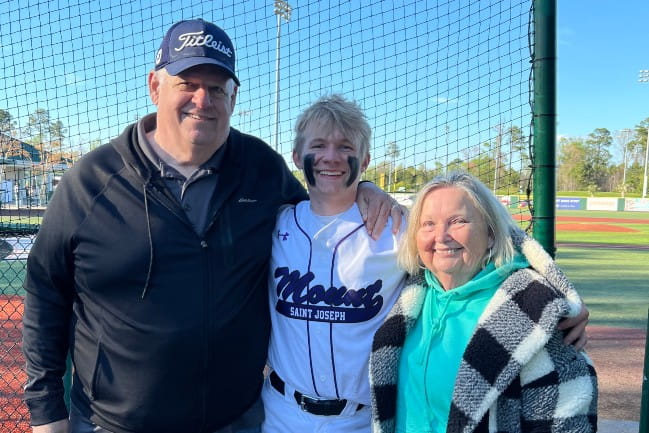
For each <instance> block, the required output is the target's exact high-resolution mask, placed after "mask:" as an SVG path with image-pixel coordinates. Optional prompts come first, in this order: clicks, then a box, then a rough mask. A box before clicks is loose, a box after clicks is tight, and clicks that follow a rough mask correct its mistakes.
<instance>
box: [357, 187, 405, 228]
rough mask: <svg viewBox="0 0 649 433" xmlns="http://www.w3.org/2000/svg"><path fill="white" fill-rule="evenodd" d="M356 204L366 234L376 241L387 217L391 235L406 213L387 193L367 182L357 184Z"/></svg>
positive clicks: (386, 221) (399, 225)
mask: <svg viewBox="0 0 649 433" xmlns="http://www.w3.org/2000/svg"><path fill="white" fill-rule="evenodd" d="M356 204H357V205H358V209H359V210H360V212H361V216H362V217H363V221H365V228H366V229H367V233H369V235H370V236H371V237H372V238H374V239H378V238H379V236H380V235H381V233H382V232H383V229H384V228H385V225H386V224H387V223H388V217H392V233H394V234H396V233H398V232H399V227H401V223H402V217H403V216H405V215H406V213H407V210H406V209H405V207H403V206H401V205H399V203H397V201H396V200H395V199H393V198H392V197H390V195H389V194H388V193H386V192H385V191H383V190H382V189H380V188H379V187H377V186H376V185H374V184H373V183H372V182H368V181H363V182H360V183H359V184H358V191H357V193H356Z"/></svg>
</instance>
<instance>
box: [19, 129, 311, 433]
mask: <svg viewBox="0 0 649 433" xmlns="http://www.w3.org/2000/svg"><path fill="white" fill-rule="evenodd" d="M225 151H226V154H225V155H224V160H223V164H222V168H221V170H220V173H219V185H218V188H217V191H216V193H215V195H214V197H213V198H212V200H211V203H210V215H211V218H210V221H211V222H210V223H209V228H208V229H207V231H206V233H205V234H204V235H203V236H202V237H201V236H199V235H197V234H196V233H195V231H194V230H193V229H192V226H191V224H190V222H189V220H188V219H187V217H186V216H185V213H184V211H183V210H182V209H181V208H180V206H179V204H178V202H177V201H176V200H175V199H174V197H173V196H172V195H171V194H170V193H169V192H168V191H167V190H166V189H165V186H164V182H163V181H162V179H160V177H159V174H158V172H157V171H156V170H154V169H153V167H152V166H151V163H150V161H149V160H148V159H147V158H146V156H145V155H144V154H143V153H142V151H141V149H140V146H139V145H138V134H137V127H136V125H131V126H129V127H128V128H126V130H125V131H124V133H123V134H122V135H121V136H120V137H118V138H117V139H115V140H113V141H111V142H110V143H109V144H107V145H104V146H102V147H100V148H98V149H96V150H95V151H92V152H90V153H88V154H87V155H86V156H85V157H84V158H82V159H81V160H80V161H79V162H78V163H77V164H75V166H74V167H73V168H72V169H71V170H70V171H69V172H68V173H66V174H65V176H63V178H62V180H61V182H60V184H59V185H58V187H57V190H56V192H55V194H54V196H53V197H52V200H51V202H50V204H49V206H48V208H47V211H46V213H45V217H44V219H43V222H42V225H41V228H40V231H39V233H38V236H37V239H36V241H35V243H34V246H33V248H32V250H31V253H30V256H29V259H28V263H27V276H26V279H25V283H24V287H25V290H26V291H27V294H26V297H25V312H24V332H23V335H24V342H23V345H24V346H23V350H24V353H25V357H26V360H27V374H28V384H27V386H26V388H25V399H26V402H27V405H28V406H29V409H30V412H31V417H32V424H33V425H39V424H45V423H48V422H52V421H56V420H59V419H62V418H65V417H67V411H66V409H65V405H64V400H63V387H62V380H61V376H62V375H63V372H64V371H65V368H66V366H65V360H66V355H67V353H68V350H69V352H70V354H71V356H72V361H73V365H74V377H73V381H74V385H73V395H72V400H73V402H74V403H75V404H76V405H77V406H78V407H79V408H80V409H81V410H82V412H85V413H86V414H88V415H90V419H91V420H92V421H93V422H95V423H96V424H98V425H101V426H102V427H105V428H107V429H109V430H111V431H115V432H123V433H133V432H138V433H140V432H141V433H145V432H146V433H150V432H157V433H165V432H169V433H171V432H173V433H178V432H197V433H198V432H212V431H214V430H216V429H218V428H220V427H222V426H224V425H227V424H229V423H230V422H231V421H233V420H234V419H236V418H237V417H238V416H240V415H241V414H242V413H243V412H244V411H245V410H246V409H247V408H248V407H250V406H251V405H252V404H253V403H254V402H255V400H256V399H257V397H258V395H259V392H260V389H261V385H262V381H263V378H262V369H263V367H264V363H265V360H266V352H267V345H268V336H269V332H270V321H269V315H268V311H267V309H268V304H267V278H268V277H267V274H268V269H267V266H268V259H269V257H270V250H271V239H272V238H271V236H272V231H273V228H274V225H275V217H276V214H277V210H278V208H279V206H280V205H282V204H284V203H296V202H298V201H300V200H304V199H306V198H307V197H306V193H305V191H304V189H303V188H302V186H301V185H300V184H299V182H298V181H297V180H296V179H295V178H294V177H293V175H292V174H291V173H290V171H289V170H288V168H287V166H286V164H285V162H284V161H283V159H282V158H281V157H280V156H279V155H278V154H277V153H275V152H274V151H273V150H272V149H271V148H270V147H269V146H268V145H267V144H265V143H264V142H263V141H261V140H259V139H257V138H255V137H252V136H249V135H245V134H242V133H240V132H238V131H236V130H234V129H231V132H230V135H229V137H228V142H227V144H226V147H225Z"/></svg>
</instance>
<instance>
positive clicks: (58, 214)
mask: <svg viewBox="0 0 649 433" xmlns="http://www.w3.org/2000/svg"><path fill="white" fill-rule="evenodd" d="M70 199H72V200H74V199H73V198H72V197H69V194H67V191H66V182H65V181H62V182H61V183H60V184H59V186H58V187H57V191H56V192H55V193H54V196H53V197H52V201H51V202H50V204H49V206H48V209H47V211H46V213H45V217H44V218H43V222H42V224H41V227H40V230H39V233H38V236H37V237H36V241H35V242H34V245H33V247H32V249H31V251H30V254H29V257H28V259H27V274H26V276H25V282H24V284H23V286H24V288H25V291H26V294H25V308H24V314H23V352H24V355H25V360H26V372H27V385H26V386H25V403H26V404H27V406H28V408H29V411H30V415H31V423H32V425H39V426H40V425H45V424H49V423H53V422H55V421H62V420H66V419H67V417H68V411H67V408H66V406H65V401H64V389H63V380H62V378H63V375H64V374H65V370H66V358H67V354H68V346H69V340H70V339H69V332H70V322H71V319H72V302H73V293H72V292H73V289H72V287H73V264H72V263H73V261H72V254H71V252H70V251H69V247H68V245H69V241H66V238H67V237H68V235H67V233H68V231H69V230H72V227H73V226H74V219H73V218H72V217H71V215H69V211H68V209H69V205H68V204H67V203H66V202H69V200H70ZM61 424H64V423H60V424H57V425H59V426H60V425H61ZM43 428H45V427H43ZM45 431H47V430H45Z"/></svg>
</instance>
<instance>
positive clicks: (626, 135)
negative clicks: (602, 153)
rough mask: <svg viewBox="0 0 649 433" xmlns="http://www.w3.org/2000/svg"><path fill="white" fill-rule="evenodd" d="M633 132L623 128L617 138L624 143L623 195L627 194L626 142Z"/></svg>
mask: <svg viewBox="0 0 649 433" xmlns="http://www.w3.org/2000/svg"><path fill="white" fill-rule="evenodd" d="M631 133H632V131H631V130H630V129H621V130H619V131H618V133H617V139H618V140H619V141H620V143H622V152H623V154H624V157H623V158H622V160H623V162H622V164H623V167H622V197H624V196H625V195H626V144H627V143H628V142H629V137H630V136H631Z"/></svg>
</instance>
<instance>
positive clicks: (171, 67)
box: [164, 57, 241, 86]
mask: <svg viewBox="0 0 649 433" xmlns="http://www.w3.org/2000/svg"><path fill="white" fill-rule="evenodd" d="M198 65H214V66H218V67H219V68H221V69H223V70H224V71H225V72H226V73H227V74H228V75H229V76H230V77H231V78H232V79H233V80H234V82H235V83H237V86H240V85H241V84H240V83H239V79H238V78H237V76H236V75H235V74H234V71H232V70H230V68H228V67H227V66H226V65H224V64H223V63H221V62H219V61H218V60H215V59H212V58H209V57H186V58H184V59H181V60H177V61H175V62H173V63H170V64H168V65H167V66H165V67H164V68H165V69H166V71H167V73H168V74H169V75H178V74H180V73H181V72H183V71H186V70H187V69H189V68H191V67H194V66H198Z"/></svg>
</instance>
